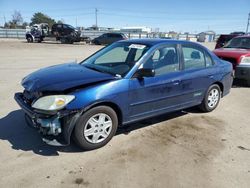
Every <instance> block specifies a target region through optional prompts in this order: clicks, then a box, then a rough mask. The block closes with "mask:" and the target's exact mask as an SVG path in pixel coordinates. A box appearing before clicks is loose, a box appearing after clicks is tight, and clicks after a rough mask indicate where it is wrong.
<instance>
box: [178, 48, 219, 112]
mask: <svg viewBox="0 0 250 188" xmlns="http://www.w3.org/2000/svg"><path fill="white" fill-rule="evenodd" d="M181 49H182V50H181V51H182V57H183V58H182V62H183V69H184V70H183V75H182V77H181V83H180V85H181V88H182V100H183V101H184V104H185V105H184V107H189V106H192V105H195V104H199V103H200V102H201V101H202V99H203V97H204V95H205V92H206V90H207V89H208V87H209V86H210V85H211V84H212V83H213V82H214V75H215V74H216V71H217V70H216V69H215V68H214V67H213V64H214V63H213V61H212V59H211V57H210V56H209V55H208V53H206V52H205V50H203V49H202V48H200V47H199V46H196V45H192V44H184V45H182V48H181Z"/></svg>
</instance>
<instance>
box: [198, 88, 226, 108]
mask: <svg viewBox="0 0 250 188" xmlns="http://www.w3.org/2000/svg"><path fill="white" fill-rule="evenodd" d="M215 90H217V91H218V93H219V94H218V99H217V102H216V103H215V104H214V105H213V106H211V104H210V105H209V103H210V101H209V96H210V95H211V92H212V91H215ZM220 98H221V89H220V86H218V85H217V84H213V85H211V86H210V87H209V88H208V90H207V92H206V94H205V96H204V99H203V100H202V103H201V104H200V106H199V108H200V109H201V111H203V112H211V111H213V110H214V109H215V108H216V107H217V106H218V104H219V102H220Z"/></svg>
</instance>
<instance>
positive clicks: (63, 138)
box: [14, 93, 80, 146]
mask: <svg viewBox="0 0 250 188" xmlns="http://www.w3.org/2000/svg"><path fill="white" fill-rule="evenodd" d="M14 98H15V100H16V102H17V103H18V104H19V106H20V107H21V108H22V109H23V111H24V112H25V120H26V122H27V124H28V125H29V126H32V127H34V128H36V129H38V130H39V133H41V135H42V140H43V141H44V142H45V143H47V144H49V145H53V146H67V145H69V144H70V137H71V133H72V131H73V129H74V126H75V124H76V122H77V120H78V118H79V116H80V112H79V111H72V110H60V111H52V112H48V111H39V110H36V109H34V108H32V107H31V106H30V105H29V104H28V103H27V102H26V101H25V99H24V96H23V93H16V94H15V96H14Z"/></svg>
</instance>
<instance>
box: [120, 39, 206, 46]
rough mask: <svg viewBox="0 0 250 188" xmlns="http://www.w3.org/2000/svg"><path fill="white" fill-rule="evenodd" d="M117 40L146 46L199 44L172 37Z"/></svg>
mask: <svg viewBox="0 0 250 188" xmlns="http://www.w3.org/2000/svg"><path fill="white" fill-rule="evenodd" d="M119 42H125V43H137V44H144V45H147V46H154V45H158V44H171V43H173V44H176V43H178V44H195V45H199V46H201V45H200V44H198V43H195V42H190V41H185V40H173V39H130V40H122V41H119Z"/></svg>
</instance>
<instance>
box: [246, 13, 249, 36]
mask: <svg viewBox="0 0 250 188" xmlns="http://www.w3.org/2000/svg"><path fill="white" fill-rule="evenodd" d="M249 22H250V13H249V14H248V19H247V29H246V34H247V33H248V27H249Z"/></svg>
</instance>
